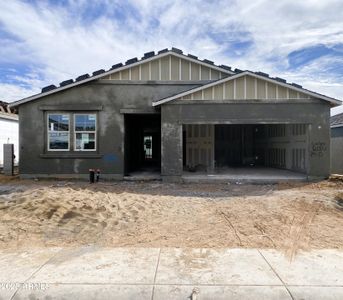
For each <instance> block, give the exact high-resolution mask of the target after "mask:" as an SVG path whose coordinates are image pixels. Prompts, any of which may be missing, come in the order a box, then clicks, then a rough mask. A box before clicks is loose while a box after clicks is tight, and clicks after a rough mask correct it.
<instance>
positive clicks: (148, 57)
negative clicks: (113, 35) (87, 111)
mask: <svg viewBox="0 0 343 300" xmlns="http://www.w3.org/2000/svg"><path fill="white" fill-rule="evenodd" d="M168 55H172V56H175V57H178V58H182V59H186V60H188V61H190V62H193V63H196V64H198V65H203V66H206V67H208V68H211V69H215V70H217V71H220V72H222V73H225V74H228V75H231V74H235V72H236V71H237V69H236V70H235V71H232V70H231V67H229V66H226V65H220V66H217V65H215V64H214V63H213V62H212V61H210V60H208V59H204V60H200V59H198V57H197V56H194V55H192V54H188V55H185V54H183V51H182V50H180V49H177V48H172V49H171V50H168V49H163V50H160V51H158V53H157V54H155V52H154V51H151V52H147V53H145V54H144V56H143V57H142V59H141V60H138V59H137V58H136V57H135V58H131V59H129V60H127V61H126V63H125V65H123V64H122V63H118V64H115V65H113V66H112V68H111V69H110V70H108V71H105V70H103V69H101V70H98V71H95V72H93V75H92V76H89V74H83V75H80V76H79V77H77V78H76V79H75V81H74V80H73V79H69V80H65V81H62V82H61V83H60V86H59V87H56V86H55V85H49V86H46V87H44V88H42V92H41V93H40V94H36V95H33V96H30V97H27V98H24V99H21V100H19V101H16V102H13V103H11V105H10V106H11V107H16V106H18V105H21V104H24V103H26V102H29V101H33V100H36V99H39V98H41V97H44V96H47V95H51V94H54V93H57V92H60V91H63V90H66V89H69V88H72V87H74V86H78V85H81V84H84V83H86V82H90V81H94V80H97V79H101V78H103V77H106V76H108V75H111V74H114V73H117V72H121V71H123V70H126V69H128V68H132V67H134V66H138V65H140V64H144V63H147V62H149V61H153V60H156V59H159V58H162V57H164V56H168ZM238 71H240V70H238Z"/></svg>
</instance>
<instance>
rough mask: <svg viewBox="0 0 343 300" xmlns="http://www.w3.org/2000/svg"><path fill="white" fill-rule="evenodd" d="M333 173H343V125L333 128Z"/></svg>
mask: <svg viewBox="0 0 343 300" xmlns="http://www.w3.org/2000/svg"><path fill="white" fill-rule="evenodd" d="M331 173H334V174H343V126H342V127H336V128H331Z"/></svg>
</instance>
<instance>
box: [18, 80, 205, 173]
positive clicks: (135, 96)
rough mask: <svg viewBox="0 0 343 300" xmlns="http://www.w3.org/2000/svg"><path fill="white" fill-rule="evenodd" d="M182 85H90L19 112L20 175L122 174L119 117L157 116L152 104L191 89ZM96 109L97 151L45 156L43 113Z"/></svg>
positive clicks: (43, 100) (121, 134)
mask: <svg viewBox="0 0 343 300" xmlns="http://www.w3.org/2000/svg"><path fill="white" fill-rule="evenodd" d="M196 86H198V85H196V84H195V83H193V84H184V83H182V82H175V83H173V82H165V83H163V82H160V83H153V82H149V84H147V83H144V82H136V83H135V82H126V83H125V82H123V81H121V82H119V83H118V82H117V83H116V84H114V83H112V84H111V83H109V82H106V83H100V82H93V83H88V84H84V85H81V86H78V87H74V88H71V89H68V90H66V91H63V92H59V93H56V94H53V95H49V96H47V97H44V98H41V99H39V100H36V101H33V102H29V103H26V104H23V105H21V106H20V107H19V114H20V119H19V120H20V121H19V139H20V157H21V160H20V165H19V168H20V174H21V176H22V177H35V176H38V177H44V176H52V177H56V176H59V175H61V177H86V176H87V174H88V169H89V168H100V169H101V172H102V176H103V177H108V178H118V179H120V178H122V176H123V173H124V114H123V113H122V112H121V109H127V111H130V109H132V111H131V112H135V111H147V112H155V113H160V112H159V109H154V108H152V105H151V103H152V101H154V100H158V99H161V98H164V97H167V96H170V95H174V94H177V93H179V92H182V91H184V90H187V89H190V88H192V87H196ZM92 107H95V108H96V109H98V108H99V107H101V109H100V110H99V111H98V151H97V152H96V153H93V152H87V153H85V152H83V153H80V152H76V153H72V152H69V153H66V152H61V153H56V152H47V150H46V148H47V142H46V135H47V133H46V114H47V111H49V110H51V111H65V110H76V111H78V112H82V111H83V109H88V108H90V109H91V108H92Z"/></svg>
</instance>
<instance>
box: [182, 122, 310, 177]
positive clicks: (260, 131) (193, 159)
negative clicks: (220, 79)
mask: <svg viewBox="0 0 343 300" xmlns="http://www.w3.org/2000/svg"><path fill="white" fill-rule="evenodd" d="M307 127H308V126H307V124H236V125H234V124H230V125H228V124H215V125H214V124H213V125H211V124H200V125H198V124H194V125H184V127H183V155H184V157H183V167H184V170H185V171H188V172H198V173H201V172H205V173H215V174H220V173H232V172H235V171H237V170H238V171H241V172H242V174H245V173H246V172H249V171H248V170H249V169H251V170H253V169H254V170H258V172H262V171H263V170H266V169H274V170H276V169H278V170H280V169H284V170H289V171H292V172H297V173H303V174H306V172H307V166H308V164H307V160H308V155H307V149H308V137H307ZM261 170H262V171H261Z"/></svg>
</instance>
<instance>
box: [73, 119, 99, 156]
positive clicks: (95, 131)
mask: <svg viewBox="0 0 343 300" xmlns="http://www.w3.org/2000/svg"><path fill="white" fill-rule="evenodd" d="M90 115H93V116H94V117H95V130H94V131H89V130H88V131H77V130H76V122H75V118H76V116H90ZM97 123H98V117H97V114H96V113H73V137H74V151H75V152H96V151H97V148H98V147H97V127H98V124H97ZM77 133H94V145H95V147H94V149H76V134H77Z"/></svg>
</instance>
